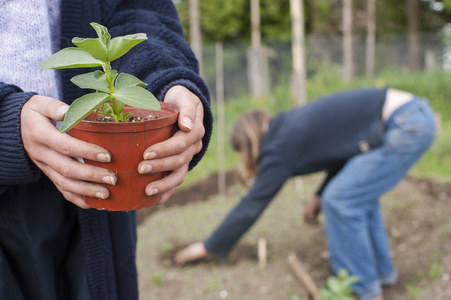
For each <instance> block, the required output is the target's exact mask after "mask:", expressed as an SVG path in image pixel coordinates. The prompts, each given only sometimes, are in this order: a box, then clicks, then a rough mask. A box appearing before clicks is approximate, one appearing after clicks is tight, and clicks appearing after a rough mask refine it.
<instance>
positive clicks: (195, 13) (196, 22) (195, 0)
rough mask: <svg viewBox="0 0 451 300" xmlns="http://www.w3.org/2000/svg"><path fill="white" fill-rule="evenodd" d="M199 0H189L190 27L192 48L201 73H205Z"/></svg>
mask: <svg viewBox="0 0 451 300" xmlns="http://www.w3.org/2000/svg"><path fill="white" fill-rule="evenodd" d="M199 15H200V14H199V0H189V25H190V26H189V28H190V37H191V41H190V43H191V49H193V52H194V55H195V56H196V58H197V60H198V62H199V74H200V75H201V76H202V73H203V58H202V33H201V30H200V18H199Z"/></svg>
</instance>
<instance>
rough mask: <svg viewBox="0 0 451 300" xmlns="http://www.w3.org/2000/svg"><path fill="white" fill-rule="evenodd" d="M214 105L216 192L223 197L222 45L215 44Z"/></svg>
mask: <svg viewBox="0 0 451 300" xmlns="http://www.w3.org/2000/svg"><path fill="white" fill-rule="evenodd" d="M216 104H217V113H218V116H217V123H216V124H217V126H218V164H219V168H218V169H219V171H218V192H219V195H220V196H225V190H226V175H225V173H226V171H225V151H224V148H225V143H224V135H225V129H224V128H225V120H224V119H225V116H224V114H225V112H224V61H223V45H222V43H221V42H217V43H216Z"/></svg>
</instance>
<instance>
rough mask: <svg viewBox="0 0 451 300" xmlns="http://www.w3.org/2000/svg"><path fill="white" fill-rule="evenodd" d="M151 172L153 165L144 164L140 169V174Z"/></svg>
mask: <svg viewBox="0 0 451 300" xmlns="http://www.w3.org/2000/svg"><path fill="white" fill-rule="evenodd" d="M150 171H152V166H151V165H146V164H142V165H140V166H139V168H138V172H139V174H144V173H148V172H150Z"/></svg>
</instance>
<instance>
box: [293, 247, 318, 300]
mask: <svg viewBox="0 0 451 300" xmlns="http://www.w3.org/2000/svg"><path fill="white" fill-rule="evenodd" d="M287 262H288V263H289V264H290V267H291V268H292V269H293V271H294V274H295V275H296V276H297V278H298V279H299V280H300V281H301V282H302V283H303V284H304V286H305V287H306V288H307V291H308V292H309V293H310V295H311V296H312V297H313V300H321V296H320V294H319V289H318V287H317V286H316V284H315V282H314V281H313V279H312V277H310V275H309V274H308V272H307V270H306V268H305V267H304V266H303V265H302V263H301V261H300V260H299V259H298V258H297V257H296V254H294V253H290V255H288V258H287Z"/></svg>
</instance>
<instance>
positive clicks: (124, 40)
mask: <svg viewBox="0 0 451 300" xmlns="http://www.w3.org/2000/svg"><path fill="white" fill-rule="evenodd" d="M145 40H147V35H146V34H145V33H135V34H129V35H125V36H118V37H115V38H114V39H112V40H111V41H110V44H109V47H108V61H113V60H115V59H117V58H119V57H121V56H122V55H124V54H125V53H127V52H128V51H129V50H130V49H131V48H133V47H135V46H136V45H138V44H139V43H141V42H143V41H145Z"/></svg>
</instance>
